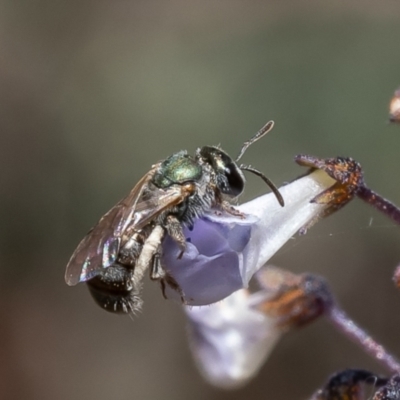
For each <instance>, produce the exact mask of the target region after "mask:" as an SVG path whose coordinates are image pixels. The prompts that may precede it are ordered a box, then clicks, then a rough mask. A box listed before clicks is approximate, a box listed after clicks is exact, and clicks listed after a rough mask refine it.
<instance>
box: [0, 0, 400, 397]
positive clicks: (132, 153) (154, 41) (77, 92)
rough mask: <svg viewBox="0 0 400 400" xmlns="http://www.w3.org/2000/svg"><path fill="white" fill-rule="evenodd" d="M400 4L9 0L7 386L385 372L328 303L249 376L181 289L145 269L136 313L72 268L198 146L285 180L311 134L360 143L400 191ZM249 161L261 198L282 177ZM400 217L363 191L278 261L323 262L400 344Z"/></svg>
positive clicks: (0, 95) (262, 386)
mask: <svg viewBox="0 0 400 400" xmlns="http://www.w3.org/2000/svg"><path fill="white" fill-rule="evenodd" d="M399 12H400V3H399V2H398V1H395V0H382V1H380V2H376V1H365V0H364V1H361V0H358V1H357V0H354V1H324V2H320V1H293V0H292V1H290V0H285V1H243V0H229V1H228V0H223V1H219V2H214V1H209V0H204V1H191V2H187V1H182V0H175V1H160V0H158V1H157V0H156V1H121V0H120V1H105V0H97V1H96V2H93V1H86V0H80V1H76V0H72V1H71V0H70V1H66V0H52V1H49V0H37V1H21V0H12V1H11V0H1V1H0V140H1V143H0V154H1V156H0V171H1V172H0V179H1V180H0V182H1V197H0V215H1V217H0V221H1V225H0V235H1V240H0V244H1V251H0V257H1V264H0V275H1V276H0V285H1V290H0V301H1V304H2V306H1V308H0V343H1V347H0V354H1V358H0V360H1V361H0V398H1V399H40V400H50V399H59V400H67V399H68V400H69V399H99V400H101V399H109V398H112V399H116V400H119V399H154V400H159V399H176V400H181V399H188V398H190V399H193V400H197V399H205V398H207V399H208V400H223V399H233V400H235V399H242V398H243V397H244V396H245V397H247V398H251V399H254V400H256V399H275V400H281V399H282V400H283V399H306V398H308V397H309V396H310V395H311V393H312V392H313V391H314V390H315V389H317V388H318V387H319V386H321V385H322V383H323V382H324V381H325V380H326V379H327V377H328V376H329V375H330V374H332V373H334V372H335V371H338V370H341V369H344V368H347V367H359V368H366V369H371V370H373V371H375V372H381V373H384V372H385V371H384V370H383V369H382V368H381V367H380V366H379V365H378V364H377V363H376V362H375V361H374V360H372V359H370V358H369V357H368V356H366V355H365V354H364V353H363V352H362V351H361V350H360V349H358V348H357V347H356V346H355V345H353V344H352V343H350V342H349V341H348V340H347V339H346V338H343V337H341V336H340V335H339V334H338V333H337V332H335V331H333V329H332V328H331V326H330V325H329V324H328V323H327V322H326V321H325V320H323V319H321V320H320V321H318V322H316V323H314V324H312V325H310V326H308V327H306V328H304V329H303V330H300V331H297V332H292V333H290V334H288V335H286V336H285V337H284V338H283V340H281V342H280V343H279V344H278V346H277V347H276V348H275V350H274V351H273V353H272V355H271V356H270V358H269V360H268V362H267V363H266V364H265V365H264V367H263V369H262V370H261V372H260V374H259V375H258V376H257V377H256V378H255V379H254V381H252V382H251V383H250V384H249V385H248V386H247V387H245V388H243V389H241V390H239V391H236V392H223V391H220V390H217V389H214V388H212V387H210V386H208V385H207V384H206V383H205V382H203V380H202V378H201V377H200V376H199V374H198V373H197V371H196V369H195V367H194V365H193V363H192V359H191V355H190V354H189V350H188V347H187V344H186V338H185V321H184V316H183V313H182V312H181V309H180V307H179V305H177V304H174V303H173V302H168V301H164V300H163V298H162V295H161V293H160V290H159V288H158V285H156V284H152V283H151V282H149V281H146V283H145V291H144V299H145V306H144V312H143V314H142V315H140V317H138V318H135V320H134V321H132V320H131V319H130V318H128V317H118V316H114V315H111V314H109V313H106V312H104V311H102V310H101V309H100V308H98V307H97V306H96V305H95V304H94V302H93V301H92V299H91V298H90V295H89V293H88V291H87V289H86V287H85V285H78V286H76V287H73V288H71V287H68V286H67V285H66V284H65V283H64V270H65V265H66V263H67V261H68V259H69V257H70V255H71V254H72V252H73V250H74V248H75V247H76V245H77V244H78V242H79V241H80V240H81V238H82V237H83V236H84V235H85V234H86V232H87V231H88V229H89V228H90V227H91V226H92V225H93V224H94V223H95V222H96V221H97V220H98V219H99V217H100V216H101V215H103V214H104V213H105V212H106V211H107V210H108V209H109V208H111V206H113V205H114V204H115V203H116V201H118V200H119V199H120V198H121V197H123V196H125V195H126V194H127V193H128V192H129V190H130V189H131V187H133V185H134V184H135V183H136V182H137V181H138V179H139V178H140V177H141V176H142V175H143V174H144V173H145V172H147V171H148V170H149V168H150V166H151V165H152V164H153V163H155V162H157V161H158V160H161V159H163V158H165V157H167V156H168V155H170V154H172V153H174V152H176V151H178V150H181V149H187V150H189V151H190V152H193V151H194V150H195V149H196V147H197V146H202V145H206V144H208V145H216V144H221V145H222V147H223V148H224V149H225V150H226V151H227V152H228V153H231V154H233V155H236V154H237V152H238V150H239V148H240V146H241V145H242V143H243V142H244V141H245V140H247V139H248V138H249V137H250V136H251V135H253V134H254V133H255V132H256V131H257V130H258V129H259V128H260V127H261V126H262V125H263V124H264V123H265V122H266V121H268V120H269V119H273V120H275V123H276V125H275V128H274V130H273V132H271V133H270V134H269V135H268V138H266V139H264V140H263V141H262V142H260V143H259V144H257V146H254V147H252V148H251V149H250V150H249V151H248V152H247V154H246V156H245V157H244V159H243V162H246V163H251V164H252V165H254V166H256V167H258V168H259V169H261V170H262V171H264V172H265V173H266V174H267V175H268V176H269V177H270V178H271V179H272V180H273V181H274V182H276V183H277V184H278V185H281V184H282V183H284V182H287V181H289V180H292V179H293V178H295V177H296V176H298V175H299V174H301V173H303V172H304V170H302V169H301V168H300V167H298V166H297V165H296V164H295V163H294V162H293V157H294V155H296V154H299V153H306V154H312V155H316V156H320V157H331V156H337V155H343V156H352V157H353V158H355V159H356V160H357V161H359V162H360V163H361V164H362V166H363V168H364V171H365V176H366V181H367V183H368V184H369V186H370V187H372V188H373V189H375V190H376V191H378V192H379V193H381V194H382V195H384V196H385V197H387V198H389V199H391V200H392V201H394V202H395V203H397V204H400V185H399V184H398V176H399V172H400V165H399V155H398V154H399V147H400V126H392V125H389V124H388V123H387V121H388V103H389V100H390V98H391V96H392V94H393V91H394V90H395V89H396V88H397V86H398V85H399V84H400V68H399V65H400V53H399V51H398V50H396V48H397V47H396V44H397V39H398V38H399V37H400V24H399ZM265 190H266V188H265V186H264V185H263V184H261V183H260V181H259V180H258V179H257V178H256V177H252V176H250V177H249V182H248V187H247V192H246V194H245V196H244V197H243V200H246V199H250V198H253V197H254V196H256V195H258V194H261V193H264V192H265ZM399 240H400V230H399V229H398V227H396V226H395V225H394V224H393V223H391V221H389V220H388V219H386V218H385V217H384V216H381V215H379V214H378V213H377V212H376V211H375V210H374V209H372V208H370V207H368V206H367V205H366V204H363V203H362V202H361V201H359V200H357V199H356V200H355V201H354V202H352V203H351V204H349V205H348V206H347V207H346V208H345V209H343V210H342V211H341V212H340V213H338V214H336V215H334V216H332V217H331V218H329V219H327V220H324V221H322V222H321V223H319V224H318V225H317V226H316V227H314V228H313V229H312V230H310V231H309V233H308V234H307V235H306V236H304V237H301V238H298V237H297V238H295V239H294V240H292V241H290V242H289V244H287V245H286V246H285V247H284V248H283V249H282V250H281V251H280V252H279V253H278V254H277V255H276V256H275V257H274V259H273V260H271V261H272V263H273V264H275V265H277V266H280V267H284V268H287V269H289V270H291V271H294V272H303V271H309V272H314V273H317V274H321V275H324V276H325V277H326V278H327V279H328V280H329V282H330V284H331V287H332V288H333V290H334V292H335V294H336V296H337V298H338V300H339V302H340V303H341V305H342V306H343V307H344V308H345V309H346V310H347V311H348V313H349V314H350V315H351V316H352V317H353V318H354V319H355V320H356V321H358V322H359V323H360V324H362V325H363V326H364V327H365V328H366V329H367V330H368V331H369V332H370V333H371V334H373V336H374V337H375V338H376V339H378V340H381V341H382V342H383V343H384V344H385V345H386V346H387V348H388V349H390V350H392V351H393V352H394V353H395V354H396V355H397V356H400V343H399V340H398V338H399V334H400V292H398V291H396V290H395V288H394V286H393V284H392V282H391V276H392V272H393V270H394V268H395V266H396V265H397V263H398V262H399V261H400V253H399V245H398V243H399Z"/></svg>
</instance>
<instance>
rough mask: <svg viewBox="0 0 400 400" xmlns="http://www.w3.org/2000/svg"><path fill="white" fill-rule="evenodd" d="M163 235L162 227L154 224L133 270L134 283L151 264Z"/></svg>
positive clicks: (139, 280)
mask: <svg viewBox="0 0 400 400" xmlns="http://www.w3.org/2000/svg"><path fill="white" fill-rule="evenodd" d="M164 235H165V230H164V228H163V227H162V226H161V225H156V226H155V227H154V229H153V230H152V232H151V233H150V235H149V237H148V238H147V239H146V241H145V242H144V244H143V248H142V251H141V252H140V254H139V257H138V259H137V262H136V265H135V269H134V272H133V281H134V282H135V283H139V282H141V281H142V279H143V276H144V273H145V272H146V270H147V269H148V268H149V267H150V266H152V261H153V258H154V255H155V254H156V253H157V251H158V250H159V248H160V246H161V243H162V240H163V238H164Z"/></svg>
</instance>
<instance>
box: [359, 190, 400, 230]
mask: <svg viewBox="0 0 400 400" xmlns="http://www.w3.org/2000/svg"><path fill="white" fill-rule="evenodd" d="M357 196H358V197H359V198H360V199H362V200H364V201H365V202H367V203H368V204H371V206H372V207H374V208H376V209H377V210H379V211H381V212H382V213H384V214H385V215H387V216H388V217H389V218H390V219H392V220H393V221H394V222H396V224H399V225H400V208H398V207H397V206H396V205H395V204H393V203H391V202H390V201H389V200H386V199H385V198H384V197H382V196H381V195H379V194H378V193H376V192H374V191H373V190H371V189H369V188H368V187H366V186H365V185H363V186H360V187H359V188H358V190H357Z"/></svg>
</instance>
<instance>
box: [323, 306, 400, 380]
mask: <svg viewBox="0 0 400 400" xmlns="http://www.w3.org/2000/svg"><path fill="white" fill-rule="evenodd" d="M327 316H328V318H329V320H330V321H331V322H332V324H333V325H334V326H335V328H337V329H338V330H339V331H340V332H342V333H344V334H345V335H346V336H347V337H349V338H350V339H351V340H353V341H354V342H356V343H358V344H359V345H360V346H361V347H362V348H363V349H364V350H365V351H366V352H367V353H369V354H370V355H372V356H373V357H374V358H375V359H376V360H378V361H379V362H380V363H381V364H383V365H384V366H385V367H386V368H387V369H388V370H389V371H391V372H392V373H397V374H398V373H399V372H400V364H399V362H398V361H397V360H396V359H395V358H394V357H393V356H392V355H391V354H390V353H389V352H388V351H387V350H386V349H385V348H384V347H383V346H382V345H381V344H379V343H378V342H376V341H375V340H374V339H373V338H372V337H371V336H370V335H369V334H368V333H367V332H365V331H364V330H363V329H362V328H361V327H359V326H358V325H356V323H355V322H354V321H353V320H352V319H350V318H349V317H348V316H347V315H346V313H345V312H344V311H343V310H341V309H340V308H339V307H337V306H333V307H332V308H331V309H330V310H329V312H328V313H327Z"/></svg>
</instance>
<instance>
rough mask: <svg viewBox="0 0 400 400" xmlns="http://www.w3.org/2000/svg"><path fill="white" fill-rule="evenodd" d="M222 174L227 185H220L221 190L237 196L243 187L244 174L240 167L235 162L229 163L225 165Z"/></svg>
mask: <svg viewBox="0 0 400 400" xmlns="http://www.w3.org/2000/svg"><path fill="white" fill-rule="evenodd" d="M224 172H225V173H224V175H225V177H226V179H227V181H228V185H224V186H225V187H221V188H220V189H221V191H222V193H224V194H227V195H229V196H233V197H236V196H239V195H240V194H241V193H242V192H243V189H244V183H245V179H244V175H243V172H242V171H241V170H240V168H239V167H238V166H237V165H236V164H235V163H233V162H232V163H229V164H227V165H226V166H225V169H224Z"/></svg>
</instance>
